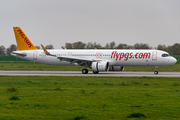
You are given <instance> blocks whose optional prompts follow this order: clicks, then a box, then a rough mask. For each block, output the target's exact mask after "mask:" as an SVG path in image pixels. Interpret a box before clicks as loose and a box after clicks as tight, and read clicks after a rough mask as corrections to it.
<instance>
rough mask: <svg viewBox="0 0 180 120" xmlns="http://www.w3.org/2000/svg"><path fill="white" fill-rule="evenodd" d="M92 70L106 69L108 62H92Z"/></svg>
mask: <svg viewBox="0 0 180 120" xmlns="http://www.w3.org/2000/svg"><path fill="white" fill-rule="evenodd" d="M91 67H92V71H95V72H98V71H107V70H108V69H109V62H103V61H102V62H93V63H92V65H91Z"/></svg>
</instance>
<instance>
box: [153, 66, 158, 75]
mask: <svg viewBox="0 0 180 120" xmlns="http://www.w3.org/2000/svg"><path fill="white" fill-rule="evenodd" d="M157 68H158V66H155V67H154V69H155V71H154V74H155V75H157V74H158V71H157Z"/></svg>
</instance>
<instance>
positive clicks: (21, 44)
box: [13, 27, 39, 51]
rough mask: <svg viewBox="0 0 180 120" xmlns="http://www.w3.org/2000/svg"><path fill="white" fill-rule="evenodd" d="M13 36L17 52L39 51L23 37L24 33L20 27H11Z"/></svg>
mask: <svg viewBox="0 0 180 120" xmlns="http://www.w3.org/2000/svg"><path fill="white" fill-rule="evenodd" d="M13 29H14V34H15V37H16V42H17V47H18V50H19V51H21V50H39V49H37V48H36V47H35V46H34V45H33V44H32V43H31V41H30V40H29V38H28V37H27V36H26V35H25V33H24V32H23V31H22V30H21V28H20V27H13Z"/></svg>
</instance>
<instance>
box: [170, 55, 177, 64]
mask: <svg viewBox="0 0 180 120" xmlns="http://www.w3.org/2000/svg"><path fill="white" fill-rule="evenodd" d="M176 62H177V60H176V58H174V57H172V58H171V63H172V65H173V64H175V63H176Z"/></svg>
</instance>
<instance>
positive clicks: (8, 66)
mask: <svg viewBox="0 0 180 120" xmlns="http://www.w3.org/2000/svg"><path fill="white" fill-rule="evenodd" d="M82 69H84V67H80V66H69V67H68V66H51V65H44V64H39V63H33V62H0V70H38V71H39V70H41V71H81V70H82ZM89 70H91V69H89ZM124 71H154V68H153V67H125V69H124ZM158 71H176V72H177V71H180V64H175V65H172V66H165V67H159V68H158Z"/></svg>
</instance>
